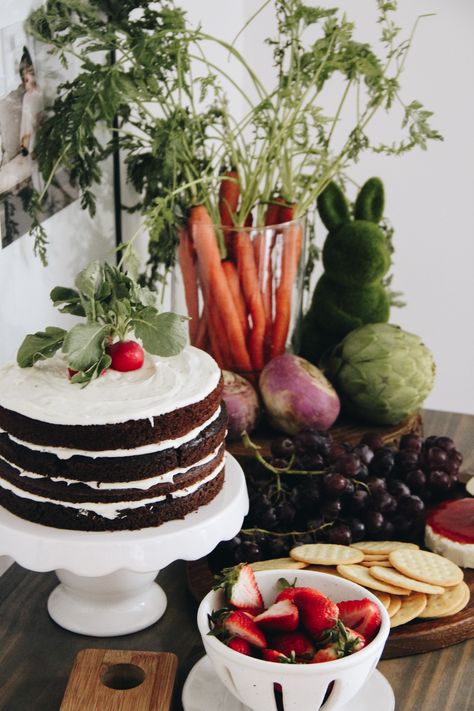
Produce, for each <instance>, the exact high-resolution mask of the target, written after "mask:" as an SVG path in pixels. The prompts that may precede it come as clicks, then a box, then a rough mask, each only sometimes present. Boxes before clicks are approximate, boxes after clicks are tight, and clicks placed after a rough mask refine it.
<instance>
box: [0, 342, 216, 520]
mask: <svg viewBox="0 0 474 711" xmlns="http://www.w3.org/2000/svg"><path fill="white" fill-rule="evenodd" d="M67 367H68V364H67V362H66V360H65V358H64V355H63V354H62V353H56V354H55V355H53V357H49V358H47V359H45V360H38V362H35V363H34V365H33V366H32V367H26V368H25V367H19V365H18V364H17V363H14V362H11V363H8V364H6V365H4V366H3V367H1V368H0V505H1V506H3V507H5V508H6V509H8V510H9V511H11V512H12V513H14V514H16V515H18V516H20V517H22V518H25V519H28V520H30V521H33V522H37V523H41V524H44V525H47V526H54V527H57V528H67V529H78V530H87V531H101V530H132V529H139V528H143V527H149V526H158V525H160V524H162V523H164V522H165V521H169V520H172V519H176V518H182V517H184V516H185V515H186V514H187V513H189V512H191V511H194V510H196V509H198V508H199V507H200V506H202V505H204V504H207V503H208V502H210V501H211V500H212V499H213V498H214V497H215V496H216V495H217V494H218V492H219V491H220V489H221V487H222V484H223V481H224V438H225V433H226V415H225V412H224V409H223V405H222V402H221V394H222V377H221V371H220V369H219V367H218V366H217V364H216V362H215V361H214V360H213V359H212V358H211V357H210V356H209V355H208V354H207V353H205V352H204V351H202V350H199V349H197V348H194V347H191V346H186V347H185V348H184V349H183V350H182V351H181V352H180V353H179V354H178V355H174V356H172V357H160V356H156V355H151V354H150V353H146V354H145V359H144V363H143V365H142V367H140V368H139V369H137V370H133V371H130V372H118V371H116V370H113V369H112V368H109V369H107V370H106V372H105V373H104V374H103V375H102V376H101V377H97V378H95V379H93V380H92V381H91V382H89V383H88V384H87V387H81V386H80V385H79V384H73V383H71V382H70V379H69V378H68V375H67Z"/></svg>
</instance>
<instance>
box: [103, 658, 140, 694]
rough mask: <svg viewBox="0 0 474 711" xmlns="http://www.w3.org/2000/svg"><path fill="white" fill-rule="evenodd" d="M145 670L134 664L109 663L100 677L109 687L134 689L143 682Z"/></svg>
mask: <svg viewBox="0 0 474 711" xmlns="http://www.w3.org/2000/svg"><path fill="white" fill-rule="evenodd" d="M145 676H146V674H145V672H144V671H143V669H142V668H141V667H139V666H137V665H136V664H110V666H108V667H107V669H105V670H104V671H103V672H102V674H101V677H100V680H101V682H102V684H103V685H104V686H107V687H108V688H109V689H122V690H125V689H134V688H135V687H136V686H140V684H143V682H144V680H145Z"/></svg>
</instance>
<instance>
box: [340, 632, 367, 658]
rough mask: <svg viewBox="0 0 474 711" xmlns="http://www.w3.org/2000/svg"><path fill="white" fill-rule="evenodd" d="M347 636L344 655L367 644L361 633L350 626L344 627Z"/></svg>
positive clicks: (356, 650) (357, 650)
mask: <svg viewBox="0 0 474 711" xmlns="http://www.w3.org/2000/svg"><path fill="white" fill-rule="evenodd" d="M346 633H347V638H346V642H345V648H344V652H345V654H344V656H346V655H347V654H353V653H354V652H359V651H360V650H361V649H363V648H364V647H366V646H367V640H366V638H365V637H364V635H363V634H360V632H356V631H355V630H351V628H350V627H346Z"/></svg>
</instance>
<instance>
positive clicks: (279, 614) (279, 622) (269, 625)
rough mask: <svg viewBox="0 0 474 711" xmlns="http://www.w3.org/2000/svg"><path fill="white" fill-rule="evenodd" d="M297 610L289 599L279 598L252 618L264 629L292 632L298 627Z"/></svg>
mask: <svg viewBox="0 0 474 711" xmlns="http://www.w3.org/2000/svg"><path fill="white" fill-rule="evenodd" d="M298 621H299V612H298V608H297V607H296V605H295V604H294V603H293V602H291V600H280V601H279V602H275V603H274V604H273V605H271V606H270V607H269V608H268V610H264V611H263V612H261V613H260V615H257V616H256V617H255V618H254V622H255V623H256V624H257V625H258V626H259V627H260V628H261V629H264V630H275V631H277V632H292V631H293V630H295V629H296V628H297V627H298Z"/></svg>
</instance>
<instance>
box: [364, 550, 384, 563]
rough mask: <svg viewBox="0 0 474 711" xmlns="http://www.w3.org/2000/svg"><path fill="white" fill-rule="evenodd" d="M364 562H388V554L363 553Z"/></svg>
mask: <svg viewBox="0 0 474 711" xmlns="http://www.w3.org/2000/svg"><path fill="white" fill-rule="evenodd" d="M362 552H363V553H364V551H362ZM364 560H369V561H370V560H388V553H364Z"/></svg>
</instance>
